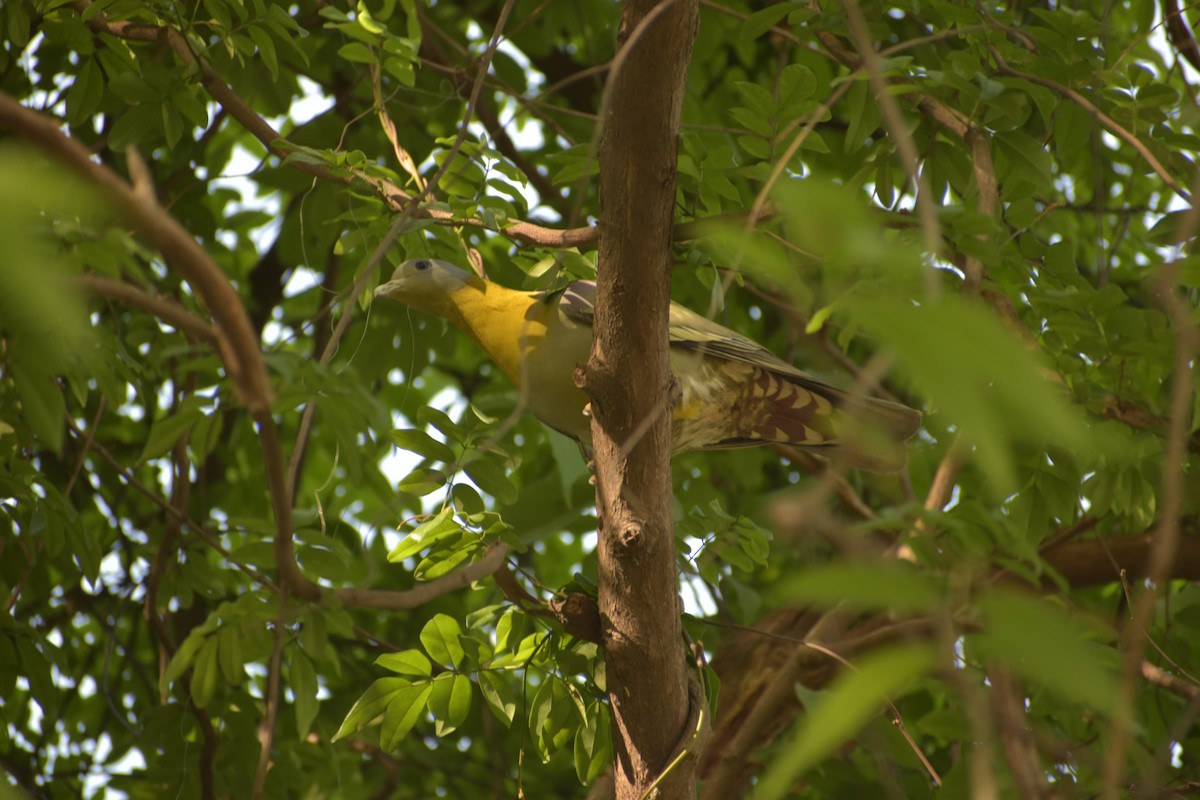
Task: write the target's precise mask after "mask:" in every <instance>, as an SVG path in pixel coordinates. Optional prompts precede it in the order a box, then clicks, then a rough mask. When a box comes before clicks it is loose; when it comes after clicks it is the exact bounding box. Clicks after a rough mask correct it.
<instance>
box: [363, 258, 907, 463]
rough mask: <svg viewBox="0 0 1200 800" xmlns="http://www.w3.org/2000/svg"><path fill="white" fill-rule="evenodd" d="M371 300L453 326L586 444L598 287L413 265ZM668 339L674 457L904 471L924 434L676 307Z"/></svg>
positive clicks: (438, 264)
mask: <svg viewBox="0 0 1200 800" xmlns="http://www.w3.org/2000/svg"><path fill="white" fill-rule="evenodd" d="M375 295H376V296H377V297H388V298H391V299H392V300H399V301H400V302H402V303H406V304H407V305H409V306H412V307H413V308H417V309H420V310H421V311H426V312H428V313H430V314H436V315H437V316H439V317H444V318H445V319H447V320H449V321H450V322H452V323H454V325H456V326H457V327H458V328H460V329H461V330H462V331H463V332H464V333H466V334H467V335H468V336H470V337H471V339H473V340H474V341H475V343H476V344H477V345H479V346H480V347H481V348H483V350H484V352H486V353H487V354H488V356H489V357H491V359H492V360H493V361H495V362H496V365H497V366H499V367H500V370H501V371H502V372H503V373H504V374H505V375H507V376H508V377H509V379H510V380H512V382H513V383H514V384H516V386H517V387H518V389H519V390H520V392H521V395H522V397H523V398H524V400H525V403H526V405H527V407H528V408H529V410H530V411H532V412H533V414H534V416H536V417H537V418H538V419H540V420H541V421H542V422H544V423H545V424H546V425H549V426H550V427H551V428H554V429H555V430H557V431H560V432H562V433H564V434H566V435H567V436H570V437H571V438H572V439H575V440H576V441H578V442H580V443H581V444H582V445H584V446H585V447H589V446H590V444H591V440H592V429H591V420H590V419H589V418H588V416H587V415H586V414H585V413H584V407H585V406H586V405H587V402H588V398H587V396H586V395H585V394H584V393H583V391H582V390H581V389H579V388H578V387H577V386H576V385H575V379H574V373H575V368H576V366H577V365H579V364H583V363H585V362H586V361H587V359H588V354H589V353H590V351H591V346H592V317H593V301H594V299H595V295H596V286H595V284H594V283H592V282H591V281H576V282H574V283H572V284H570V285H569V286H567V287H566V288H564V289H560V290H558V291H555V292H522V291H516V290H513V289H508V288H505V287H503V286H501V285H499V284H497V283H493V282H492V281H489V280H485V279H483V278H480V277H478V276H476V275H474V274H472V273H470V272H467V271H466V270H463V269H460V268H459V267H456V266H454V265H453V264H450V263H447V262H445V261H439V260H436V259H428V258H419V259H412V260H410V261H405V262H404V263H403V264H401V265H400V266H398V267H397V268H396V271H395V272H394V273H393V274H392V279H391V280H390V281H388V282H387V283H384V284H383V285H381V286H380V287H379V288H377V289H376V290H375ZM668 333H669V336H670V346H671V371H672V372H673V373H674V376H675V378H676V380H677V382H678V386H679V389H680V396H679V398H678V400H677V402H676V404H675V408H674V413H673V421H674V424H673V427H672V449H673V451H674V452H675V453H679V452H682V451H684V450H692V449H699V448H704V449H709V448H728V447H746V446H750V445H757V444H768V443H771V442H783V443H787V444H790V445H794V446H796V447H799V448H802V449H805V450H810V451H814V452H817V453H820V454H822V455H826V456H833V455H834V451H837V456H838V457H840V458H843V459H845V460H846V461H847V462H848V463H850V464H852V465H854V466H857V467H861V468H863V469H868V470H871V471H876V472H889V471H894V470H897V469H899V468H900V467H902V466H903V465H904V449H903V447H902V446H901V444H900V443H901V442H904V441H905V440H907V439H908V438H909V437H911V436H912V435H913V434H914V433H915V432H916V430H917V428H918V427H920V424H921V415H920V413H919V412H917V411H914V410H913V409H911V408H908V407H907V406H903V405H900V404H899V403H893V402H890V401H887V400H879V399H875V398H869V397H861V396H858V395H853V394H850V393H848V392H845V391H842V390H841V389H837V388H835V387H833V386H830V385H829V384H827V383H824V382H822V381H819V380H817V379H816V378H814V377H812V376H811V375H808V374H806V373H804V372H801V371H800V370H798V369H796V368H795V367H793V366H792V365H791V364H789V363H787V362H786V361H782V360H780V359H779V358H776V357H775V356H774V355H772V354H771V353H770V352H769V351H768V350H766V349H765V348H763V347H762V346H761V345H759V344H757V343H755V342H753V341H751V340H750V339H747V338H746V337H745V336H742V335H741V334H738V333H734V332H733V331H731V330H729V329H728V328H725V327H723V326H721V325H718V324H717V323H715V322H713V321H711V320H709V319H707V318H705V317H702V316H700V315H699V314H696V313H695V312H692V311H689V310H688V309H686V308H684V307H683V306H680V305H677V304H676V303H672V304H671V311H670V325H669V331H668Z"/></svg>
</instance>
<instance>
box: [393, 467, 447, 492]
mask: <svg viewBox="0 0 1200 800" xmlns="http://www.w3.org/2000/svg"><path fill="white" fill-rule="evenodd" d="M447 480H449V478H448V476H447V475H446V473H444V472H442V471H441V470H437V469H425V468H423V467H418V468H417V469H414V470H413V471H412V472H410V473H408V474H407V475H405V476H404V477H403V478H401V479H400V483H398V484H396V489H397V490H399V491H401V492H407V493H408V494H415V495H416V496H417V497H424V496H425V495H427V494H429V493H430V492H436V491H437V490H438V489H441V488H443V487H444V486H445V485H446V481H447ZM455 488H458V487H457V486H456V487H455Z"/></svg>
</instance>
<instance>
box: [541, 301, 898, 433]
mask: <svg viewBox="0 0 1200 800" xmlns="http://www.w3.org/2000/svg"><path fill="white" fill-rule="evenodd" d="M555 300H557V302H558V307H559V311H560V313H561V314H562V315H563V316H564V317H565V318H567V319H569V320H571V321H573V322H575V323H578V324H582V325H587V326H591V325H592V323H593V321H594V318H595V301H596V284H595V283H594V282H592V281H575V282H574V283H571V284H570V285H568V286H567V287H566V288H565V289H561V290H559V291H558V292H554V293H551V294H548V295H546V302H553V301H555ZM668 324H669V327H668V336H669V338H670V342H671V345H672V346H673V347H678V348H680V349H683V350H689V351H692V352H694V353H695V354H697V355H700V356H703V357H707V358H712V359H715V360H717V361H720V360H727V361H734V362H739V363H743V364H749V365H751V366H753V367H757V368H759V369H761V370H764V371H765V372H769V373H772V374H774V375H778V376H779V377H781V378H783V379H784V380H786V381H788V382H790V383H793V384H796V385H797V386H801V387H803V388H805V389H807V390H808V391H810V392H814V393H816V394H818V395H820V396H822V397H824V398H825V399H826V400H828V401H829V402H830V403H832V404H833V405H834V406H836V407H839V408H843V409H845V410H847V411H848V412H849V413H850V415H851V416H852V417H854V418H856V419H857V420H858V421H859V422H861V423H866V424H868V425H870V426H873V427H878V428H880V429H882V430H883V431H887V432H888V433H889V434H890V435H891V436H892V437H894V438H895V439H896V440H897V441H904V440H906V439H908V438H909V437H911V436H912V435H913V434H914V433H915V432H916V430H917V428H919V427H920V425H921V414H920V413H919V412H917V411H914V410H913V409H911V408H909V407H907V406H905V405H902V404H900V403H893V402H891V401H890V400H881V399H878V398H873V397H862V396H858V395H854V394H850V393H849V392H846V391H844V390H842V389H838V388H837V387H835V386H831V385H830V384H828V383H825V382H824V381H822V380H820V379H818V378H814V377H813V376H812V375H809V374H808V373H807V372H804V371H803V370H800V369H797V368H796V367H794V366H792V365H791V364H789V363H788V362H786V361H784V360H783V359H781V358H779V357H778V356H776V355H775V354H774V353H772V352H771V351H770V350H767V349H766V348H765V347H763V346H762V345H760V344H759V343H758V342H755V341H754V340H753V339H749V338H747V337H745V336H742V335H741V334H740V333H736V332H734V331H731V330H729V329H728V328H726V327H725V326H724V325H720V324H718V323H716V322H713V321H712V320H710V319H708V318H707V317H703V316H701V315H700V314H697V313H696V312H694V311H691V310H690V309H687V308H684V307H683V306H681V305H678V304H677V303H671V310H670V321H669V323H668Z"/></svg>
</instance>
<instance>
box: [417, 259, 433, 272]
mask: <svg viewBox="0 0 1200 800" xmlns="http://www.w3.org/2000/svg"><path fill="white" fill-rule="evenodd" d="M430 266H431V265H430V263H429V262H428V261H426V260H425V259H423V258H422V259H421V260H420V261H418V262H416V263H415V264H413V269H415V270H416V271H417V272H424V271H425V270H427V269H429V267H430Z"/></svg>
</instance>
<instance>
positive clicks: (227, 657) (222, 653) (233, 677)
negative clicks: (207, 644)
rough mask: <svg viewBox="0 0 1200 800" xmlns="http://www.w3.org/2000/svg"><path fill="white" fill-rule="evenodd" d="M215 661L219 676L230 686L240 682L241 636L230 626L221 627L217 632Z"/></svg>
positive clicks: (241, 663) (242, 663) (241, 674)
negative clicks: (218, 668) (217, 664)
mask: <svg viewBox="0 0 1200 800" xmlns="http://www.w3.org/2000/svg"><path fill="white" fill-rule="evenodd" d="M217 648H218V650H217V660H218V662H219V663H220V666H221V676H222V677H224V678H225V682H226V683H228V684H229V685H231V686H237V685H238V684H240V683H241V682H242V676H243V671H242V668H243V665H244V664H245V662H244V661H243V660H242V635H241V633H240V632H239V631H238V630H237V629H236V628H234V627H233V626H232V625H222V626H221V629H220V630H219V631H217Z"/></svg>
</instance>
